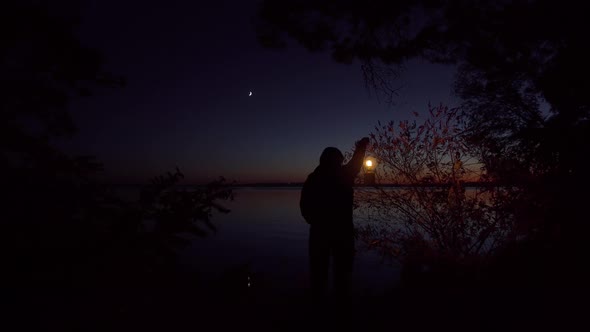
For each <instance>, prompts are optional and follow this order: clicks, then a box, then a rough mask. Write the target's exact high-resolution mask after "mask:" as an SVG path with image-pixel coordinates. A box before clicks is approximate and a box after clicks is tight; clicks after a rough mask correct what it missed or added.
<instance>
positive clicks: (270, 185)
mask: <svg viewBox="0 0 590 332" xmlns="http://www.w3.org/2000/svg"><path fill="white" fill-rule="evenodd" d="M496 185H499V184H498V183H492V182H464V183H463V186H464V187H491V186H496ZM450 186H451V184H448V183H441V184H436V183H426V184H394V183H383V184H379V185H377V186H376V185H364V184H356V185H355V187H368V188H408V187H443V188H444V187H450ZM231 187H232V188H297V187H303V182H285V183H283V182H276V183H272V182H271V183H244V184H233V185H231Z"/></svg>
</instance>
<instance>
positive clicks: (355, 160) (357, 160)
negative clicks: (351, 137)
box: [343, 137, 369, 181]
mask: <svg viewBox="0 0 590 332" xmlns="http://www.w3.org/2000/svg"><path fill="white" fill-rule="evenodd" d="M367 145H369V138H368V137H363V138H362V139H361V140H360V141H357V142H356V144H355V149H354V153H353V154H352V158H351V159H350V161H349V162H348V163H347V164H346V165H344V166H343V168H344V172H345V173H346V175H347V176H348V177H350V178H351V180H352V181H354V178H355V177H356V175H357V174H358V173H359V171H360V170H361V167H363V160H364V159H365V151H366V150H367Z"/></svg>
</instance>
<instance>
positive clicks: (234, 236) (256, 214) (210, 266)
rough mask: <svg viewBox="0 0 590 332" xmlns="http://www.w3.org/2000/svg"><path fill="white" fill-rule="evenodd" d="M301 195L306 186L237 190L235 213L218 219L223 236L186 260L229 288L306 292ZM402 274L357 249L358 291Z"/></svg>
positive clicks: (200, 243)
mask: <svg viewBox="0 0 590 332" xmlns="http://www.w3.org/2000/svg"><path fill="white" fill-rule="evenodd" d="M299 197H300V188H264V189H258V188H240V189H237V190H236V199H235V201H234V202H232V203H230V204H229V205H228V207H229V208H230V209H231V210H232V212H231V213H230V214H227V215H218V216H215V218H214V220H215V221H216V225H217V226H218V232H217V234H215V235H214V236H211V237H208V238H205V239H195V241H193V243H192V244H191V246H190V247H189V248H188V249H187V250H186V251H185V252H184V253H183V254H182V263H183V264H185V265H186V266H188V267H189V268H192V269H194V270H198V271H199V272H200V273H201V274H202V275H204V277H205V279H206V280H211V281H217V282H220V281H221V280H224V281H223V282H224V283H225V284H226V287H228V288H232V287H237V289H241V288H244V289H255V290H260V291H264V292H267V291H268V292H274V293H276V292H281V293H301V292H302V291H306V290H307V289H308V286H309V267H308V256H307V254H308V247H307V246H308V234H309V225H308V224H307V223H305V221H304V220H303V218H302V217H301V215H300V212H299ZM398 278H399V269H398V268H397V267H396V266H391V265H388V264H383V263H382V262H381V258H380V257H379V256H378V255H377V254H376V253H373V252H367V251H363V250H360V251H359V252H357V256H356V259H355V267H354V274H353V292H356V293H362V294H367V293H379V292H381V291H382V290H383V289H386V288H390V287H392V286H393V285H395V282H396V281H397V280H398ZM236 285H237V286H236ZM237 289H236V291H237ZM244 289H241V291H245V290H244Z"/></svg>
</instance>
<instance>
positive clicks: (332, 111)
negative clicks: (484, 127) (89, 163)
mask: <svg viewBox="0 0 590 332" xmlns="http://www.w3.org/2000/svg"><path fill="white" fill-rule="evenodd" d="M257 3H258V1H246V0H244V1H219V0H218V1H212V2H204V1H192V2H188V1H171V0H168V1H161V2H156V1H149V2H141V3H140V2H134V4H131V3H127V2H123V1H111V0H100V1H85V2H84V5H83V7H82V17H81V25H80V31H79V34H80V38H81V40H82V41H83V43H84V44H86V45H89V46H93V47H95V48H97V49H99V50H100V51H101V52H102V53H103V55H104V56H105V59H106V69H107V70H109V71H110V72H112V73H114V74H117V75H121V76H124V77H125V78H126V80H127V85H126V86H125V87H124V88H122V89H103V90H98V91H96V93H95V95H94V96H93V97H90V98H85V99H82V100H77V101H75V102H74V103H73V104H72V109H71V110H72V114H73V115H74V119H75V121H76V123H77V125H78V128H79V132H78V134H77V135H76V136H75V137H74V138H73V139H72V140H71V141H70V142H67V143H64V145H65V146H66V148H67V149H69V150H70V151H71V152H74V153H80V154H91V155H95V156H96V157H97V158H98V159H99V160H100V161H102V162H103V163H104V166H105V176H106V178H107V179H108V180H111V181H115V182H125V183H138V182H145V181H146V180H147V179H149V178H150V177H152V176H154V175H157V174H160V173H162V172H164V171H168V170H173V169H174V167H175V166H179V168H180V169H181V170H182V171H183V172H184V173H185V175H186V180H187V182H189V183H203V182H206V181H208V180H212V179H214V178H216V177H217V176H220V175H223V176H225V177H226V178H228V179H231V180H236V181H238V182H239V183H251V182H299V181H303V180H304V179H305V177H306V176H307V174H308V173H309V172H311V171H312V170H313V168H315V166H316V165H317V163H318V160H319V155H320V153H321V151H322V150H323V149H324V148H325V147H326V146H335V147H338V148H340V149H341V150H343V151H345V150H348V149H350V148H352V146H353V144H354V142H355V141H356V140H358V139H360V138H361V137H363V136H367V135H368V133H369V132H370V131H371V129H372V128H373V127H374V125H375V124H376V122H377V120H391V119H393V120H400V119H408V118H411V112H412V111H416V112H418V113H424V112H425V111H426V109H427V105H428V103H429V102H431V103H433V104H438V103H441V102H442V103H445V104H447V105H449V106H456V99H455V98H453V97H452V95H451V82H452V80H453V75H454V68H452V67H443V66H434V65H428V64H424V63H420V62H418V61H415V62H412V63H409V64H408V65H407V66H406V68H405V70H404V71H403V73H402V75H401V77H400V78H399V79H398V80H397V81H396V82H394V85H396V86H398V85H399V86H400V87H402V89H401V90H400V91H399V96H398V97H397V98H396V99H395V104H394V105H393V106H392V105H388V104H387V103H384V102H383V101H381V102H379V101H378V100H377V98H376V97H375V95H374V94H372V93H369V91H368V90H367V89H366V88H365V84H364V80H363V76H362V72H361V69H360V63H354V64H352V65H342V64H337V63H335V62H334V61H332V59H331V58H330V55H329V54H327V53H321V54H315V53H310V52H308V51H307V50H305V49H303V48H302V47H301V46H299V45H296V44H294V43H292V44H291V45H290V46H289V47H288V48H287V49H284V50H270V49H265V48H263V47H262V46H260V45H259V43H258V42H257V40H256V35H255V32H254V26H253V24H252V18H253V16H254V15H255V13H256V8H257ZM138 4H141V5H138ZM249 91H252V92H253V95H252V96H251V97H249V96H248V93H249Z"/></svg>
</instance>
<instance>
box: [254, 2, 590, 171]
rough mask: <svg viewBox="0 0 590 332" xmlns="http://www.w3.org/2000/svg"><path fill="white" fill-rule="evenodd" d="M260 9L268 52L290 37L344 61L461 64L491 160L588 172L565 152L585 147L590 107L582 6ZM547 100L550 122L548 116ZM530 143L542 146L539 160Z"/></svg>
mask: <svg viewBox="0 0 590 332" xmlns="http://www.w3.org/2000/svg"><path fill="white" fill-rule="evenodd" d="M259 13H260V14H259V20H258V21H257V27H258V29H257V30H258V35H259V39H260V41H261V43H262V44H263V45H266V46H270V47H277V46H284V45H285V42H284V38H285V36H288V37H290V38H293V39H295V40H297V41H298V42H300V43H301V44H303V45H305V46H306V47H307V48H308V49H309V50H312V51H329V52H331V53H332V55H333V58H334V59H335V61H338V62H342V63H350V62H352V61H354V60H359V61H361V62H362V63H363V65H364V66H368V67H374V64H378V63H382V64H384V65H389V66H394V67H395V66H400V65H402V64H403V63H404V62H406V61H407V60H409V59H412V58H423V59H425V60H427V61H430V62H433V63H444V64H455V65H457V66H458V71H457V74H458V75H457V81H456V86H455V91H456V92H457V94H458V95H459V96H460V97H461V98H462V99H463V100H464V105H463V106H464V107H465V108H467V110H470V111H472V112H469V114H470V115H471V116H472V117H473V119H472V121H471V122H472V123H473V124H474V125H475V126H476V129H477V131H476V135H474V139H477V140H478V141H479V143H481V144H486V145H489V147H488V152H489V153H492V154H493V157H494V158H501V157H502V156H507V157H505V158H501V159H503V160H504V159H507V158H510V160H512V161H519V162H520V164H521V166H522V164H523V163H525V162H526V163H531V162H533V161H534V162H536V164H535V166H536V167H544V168H550V167H554V164H555V163H553V164H551V162H552V160H551V157H550V156H552V155H554V154H559V155H560V157H558V159H559V163H560V164H561V167H562V168H565V169H567V171H568V172H569V171H570V170H571V171H573V172H575V171H578V172H579V173H581V172H582V170H581V169H577V167H575V166H574V165H576V163H575V162H573V160H571V159H572V158H573V157H571V156H570V155H571V154H570V153H568V151H570V150H571V148H572V146H573V147H576V148H583V147H581V146H579V145H580V144H576V140H577V138H579V136H583V134H582V132H583V131H584V130H583V128H586V127H587V124H586V122H587V117H588V111H589V107H588V101H587V98H585V95H584V91H587V90H588V88H589V87H590V86H589V84H590V83H588V80H586V79H585V77H586V76H588V74H590V66H589V65H588V63H587V59H588V58H589V55H590V54H588V52H589V50H588V48H587V47H585V44H586V39H587V37H586V32H585V31H587V30H588V28H589V26H588V24H589V23H588V22H587V20H585V19H584V14H583V13H584V10H583V5H581V4H575V3H569V4H568V5H562V6H561V5H560V6H555V5H554V4H553V3H552V2H551V1H478V2H469V1H436V0H435V1H429V0H410V1H380V0H377V1H370V2H364V1H338V2H336V1H327V0H326V1H272V0H267V1H265V2H264V3H263V5H262V6H261V9H260V12H259ZM545 103H546V104H547V105H548V107H549V109H550V111H551V117H550V118H549V119H548V120H546V119H545V117H544V116H543V114H542V112H541V108H542V106H543V105H545ZM572 129H573V130H574V132H575V133H573V134H568V135H566V137H564V136H562V134H564V133H565V132H567V131H569V130H572ZM547 136H549V137H551V138H549V139H547ZM548 141H549V142H548ZM556 141H557V142H559V143H553V144H552V143H550V142H556ZM541 146H542V147H541ZM531 147H536V148H538V149H534V150H533V151H534V152H536V155H534V156H532V155H531V154H532V153H531V152H530V151H529V150H530V148H531ZM540 149H541V150H542V151H543V153H542V154H543V157H541V156H540V155H539V153H538V152H540V151H541V150H540ZM584 151H585V150H584ZM579 152H581V151H579ZM540 159H543V160H540ZM547 163H550V164H551V165H547ZM552 165H553V166H552ZM568 165H569V166H568ZM574 168H576V169H574ZM583 173H585V172H583Z"/></svg>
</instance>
